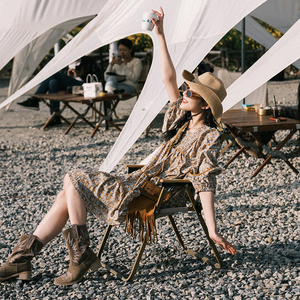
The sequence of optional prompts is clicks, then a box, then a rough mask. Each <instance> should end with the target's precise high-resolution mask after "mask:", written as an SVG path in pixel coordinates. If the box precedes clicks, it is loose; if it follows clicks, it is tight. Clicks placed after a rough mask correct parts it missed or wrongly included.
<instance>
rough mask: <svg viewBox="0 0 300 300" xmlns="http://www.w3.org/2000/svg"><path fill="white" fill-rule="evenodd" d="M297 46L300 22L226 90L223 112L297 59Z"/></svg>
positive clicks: (299, 56)
mask: <svg viewBox="0 0 300 300" xmlns="http://www.w3.org/2000/svg"><path fill="white" fill-rule="evenodd" d="M299 44H300V20H298V21H297V22H296V23H295V24H294V25H293V26H292V27H291V28H290V30H289V31H288V32H286V33H285V34H284V35H283V36H282V37H281V38H280V40H279V41H278V42H277V43H276V44H275V45H274V46H273V47H272V48H271V49H269V50H268V51H267V53H266V54H265V55H263V56H262V57H261V58H260V59H259V60H258V61H257V62H256V63H255V64H254V65H252V66H251V67H250V68H249V69H248V70H247V71H246V72H245V73H244V74H243V75H242V76H241V77H239V78H238V79H237V80H236V81H235V82H234V83H233V84H232V85H231V86H230V87H229V88H228V89H227V97H226V98H225V100H224V101H223V109H224V111H226V110H228V109H229V108H230V107H232V106H233V105H234V104H236V103H237V102H238V101H240V100H241V99H243V98H244V97H246V96H247V95H248V94H250V93H251V92H252V91H254V90H255V89H257V88H258V87H259V86H261V85H262V84H264V83H265V82H267V81H268V80H269V79H270V78H272V77H273V76H274V74H277V73H279V72H280V71H281V70H283V69H284V68H285V67H287V66H288V65H290V64H292V63H293V62H294V61H296V60H297V59H299V58H300V52H299V49H298V47H299ZM287 53H288V55H287Z"/></svg>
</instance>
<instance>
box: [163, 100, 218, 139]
mask: <svg viewBox="0 0 300 300" xmlns="http://www.w3.org/2000/svg"><path fill="white" fill-rule="evenodd" d="M201 101H203V102H204V100H203V99H202V100H201ZM203 114H204V118H205V124H206V125H207V126H209V127H212V128H217V127H218V123H217V122H216V120H215V118H214V116H213V114H212V111H211V109H210V108H209V109H205V110H204V111H203ZM191 119H192V114H191V112H190V111H187V112H186V113H185V114H184V115H183V116H182V117H181V118H180V119H178V120H177V121H176V122H175V124H174V127H173V128H172V129H169V130H167V131H165V132H164V133H163V137H164V140H165V141H169V140H170V139H171V138H172V137H173V136H175V135H176V133H177V132H178V130H179V129H180V128H181V127H182V126H183V125H184V124H185V123H186V122H188V121H190V120H191Z"/></svg>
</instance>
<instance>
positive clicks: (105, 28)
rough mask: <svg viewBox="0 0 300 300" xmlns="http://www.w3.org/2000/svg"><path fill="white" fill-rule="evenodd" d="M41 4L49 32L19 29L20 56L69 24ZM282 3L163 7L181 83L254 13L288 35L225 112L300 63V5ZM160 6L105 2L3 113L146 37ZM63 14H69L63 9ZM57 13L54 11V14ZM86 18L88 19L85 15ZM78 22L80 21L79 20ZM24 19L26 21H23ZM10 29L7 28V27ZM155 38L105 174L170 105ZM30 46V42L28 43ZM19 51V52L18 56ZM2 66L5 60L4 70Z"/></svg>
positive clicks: (195, 0)
mask: <svg viewBox="0 0 300 300" xmlns="http://www.w3.org/2000/svg"><path fill="white" fill-rule="evenodd" d="M6 1H7V0H6ZM6 1H3V2H6ZM30 1H31V2H32V3H35V5H38V4H37V2H38V1H34V0H30ZM91 1H92V0H91ZM7 2H8V1H7ZM17 2H18V4H19V3H20V2H22V3H25V2H26V3H27V2H28V1H21V0H19V1H17ZM39 2H41V3H42V5H44V7H45V11H46V12H47V13H48V14H45V15H46V16H47V18H48V19H47V22H46V23H47V26H48V27H47V26H46V27H47V28H42V30H40V29H39V32H38V33H37V32H31V31H30V30H29V29H28V28H26V26H25V27H22V26H19V28H22V30H28V31H29V32H28V34H27V32H26V34H25V31H24V36H26V39H24V38H23V37H22V38H21V39H20V44H22V45H21V46H22V47H21V46H20V45H19V44H18V43H16V47H15V48H17V50H18V51H20V50H21V49H22V48H23V47H24V45H26V44H27V43H28V41H31V40H33V39H34V38H36V36H39V35H41V34H42V33H43V32H45V31H46V30H48V29H49V28H51V27H53V26H55V25H56V24H60V23H62V22H63V21H66V20H68V18H66V19H65V20H61V19H60V21H59V22H57V20H56V18H54V19H53V20H51V12H50V11H49V9H47V4H46V1H39ZM61 2H64V3H66V2H67V1H59V3H61ZM103 2H104V1H103ZM103 2H102V3H103ZM52 3H55V4H56V3H57V2H56V1H51V5H52ZM73 3H74V2H73ZM76 3H77V2H76ZM78 3H80V2H78ZM89 3H90V2H89ZM282 3H283V1H280V0H268V1H266V0H265V1H264V0H260V1H259V0H255V1H253V0H251V1H250V0H249V1H238V0H236V1H234V0H226V1H217V0H202V1H199V0H182V1H176V2H174V1H171V0H168V1H166V3H163V6H164V10H165V12H166V15H167V16H171V17H169V18H166V22H165V28H166V37H167V41H168V45H169V50H170V54H171V56H172V58H173V61H174V65H175V68H176V70H177V71H178V85H179V84H180V83H181V75H180V74H181V72H182V70H183V69H184V68H186V69H188V70H190V71H191V70H193V69H194V67H195V66H196V65H197V64H198V63H199V61H201V60H202V59H203V58H204V57H205V55H206V54H207V53H208V52H209V50H210V49H211V48H212V47H213V46H214V45H215V44H216V43H217V42H218V40H219V39H220V38H221V37H222V36H223V35H224V34H225V33H226V32H227V31H228V30H229V29H231V28H232V27H233V26H234V25H236V24H237V23H238V22H239V21H240V20H241V19H242V18H243V17H245V16H246V15H248V14H249V13H251V11H252V13H251V15H253V16H254V17H257V18H260V19H262V20H264V21H266V22H267V23H269V24H270V25H272V26H273V27H275V28H280V30H285V31H286V34H285V35H284V36H283V37H282V38H281V39H280V40H279V41H278V42H276V43H275V44H274V46H273V47H272V48H271V49H269V50H268V52H267V53H266V54H264V56H263V57H262V58H261V59H260V60H259V61H258V62H257V63H256V64H255V65H253V66H252V67H251V68H250V69H249V70H248V71H247V72H246V73H244V74H243V75H242V76H240V77H239V78H238V79H237V80H236V81H235V82H234V83H233V84H232V85H231V86H230V87H229V88H228V96H227V97H226V99H225V101H224V110H227V109H229V108H230V107H231V106H233V105H234V104H235V103H236V102H238V101H240V100H241V99H242V98H243V97H245V96H246V95H248V94H249V93H250V92H252V91H253V90H255V89H256V88H258V87H259V86H260V85H262V84H263V83H265V82H266V81H267V80H268V79H270V78H271V77H272V76H273V75H275V74H277V73H278V72H280V71H281V70H282V69H284V68H285V67H286V66H287V65H289V64H291V63H293V62H294V61H296V60H297V59H299V55H298V53H297V45H298V44H299V40H300V37H299V33H298V32H299V28H298V27H299V26H298V25H297V23H298V22H297V23H296V24H294V23H295V21H296V19H297V18H299V17H297V14H298V12H297V13H295V10H296V9H295V5H298V2H297V3H296V1H295V0H294V1H292V0H287V1H284V5H283V4H282ZM261 4H263V5H261ZM84 5H86V1H85V2H84ZM150 5H151V6H150ZM160 5H161V2H159V1H157V0H154V1H151V3H149V1H146V0H144V1H139V2H138V3H136V1H125V0H109V1H105V3H103V7H102V8H101V9H100V10H99V13H98V16H97V17H96V18H95V19H94V20H92V21H91V22H90V23H89V24H88V25H87V26H86V27H85V28H84V29H83V30H82V31H81V32H80V33H79V34H78V35H77V36H76V38H74V39H73V40H72V41H71V42H70V43H69V44H68V45H66V46H65V47H64V48H63V49H62V50H61V51H60V52H59V54H58V55H57V57H55V58H54V59H52V60H51V61H50V63H49V64H48V65H47V66H46V67H45V68H44V69H43V70H42V71H41V72H40V73H39V74H38V75H37V76H36V77H35V78H34V79H33V80H31V81H30V82H29V83H28V84H27V85H25V86H24V87H23V88H21V89H20V90H19V91H17V92H16V93H15V94H14V95H12V96H11V97H9V98H8V99H7V100H6V101H4V102H3V103H2V104H1V105H0V108H1V107H3V106H5V105H6V104H8V103H9V102H10V101H12V100H14V99H16V98H17V97H19V96H20V95H22V94H23V93H25V92H26V91H28V90H29V89H31V88H32V87H34V86H36V85H37V84H39V83H40V82H41V81H42V80H44V79H46V78H47V77H49V76H50V75H52V74H53V73H55V72H57V71H58V70H60V69H61V68H63V67H64V66H66V65H68V63H70V62H72V61H74V60H76V59H78V58H79V57H81V56H83V55H85V54H87V53H88V52H90V51H92V50H94V49H97V48H99V47H101V46H103V45H105V44H108V43H110V42H112V41H114V40H117V39H120V38H122V37H124V36H127V35H130V34H134V33H139V32H143V31H142V30H140V23H141V22H140V19H141V18H140V17H138V16H141V15H142V13H143V12H144V11H149V10H150V9H151V8H155V9H158V7H159V6H160ZM72 6H75V5H70V7H72ZM261 7H262V9H263V10H264V14H263V15H264V16H266V17H268V18H269V19H270V21H269V22H268V21H267V19H264V16H261V15H260V14H261V13H260V8H261ZM255 8H256V9H255ZM5 9H6V8H5ZM25 9H26V7H25ZM36 9H37V10H38V13H37V14H36V16H33V20H34V21H35V20H36V17H37V20H39V21H40V20H42V14H43V13H42V11H41V10H40V9H39V7H38V6H36ZM60 9H61V7H60ZM63 9H66V8H65V7H63ZM293 10H294V11H293ZM286 11H289V12H290V16H291V18H290V21H289V22H277V23H276V22H275V21H276V19H278V20H279V17H278V16H277V17H276V18H271V17H270V15H272V14H273V12H274V13H275V14H276V15H277V12H278V13H279V12H280V13H281V16H282V15H283V14H284V16H285V19H288V17H287V14H286ZM13 12H14V11H13V10H11V11H10V13H13ZM53 12H54V10H53V11H52V13H53ZM31 15H32V14H31ZM52 15H53V14H52ZM81 16H83V15H82V14H81ZM121 16H122V17H121ZM75 17H79V16H78V15H77V16H75ZM26 18H27V16H26ZM60 18H61V16H60ZM20 19H21V20H22V18H20ZM291 20H292V21H291ZM23 21H24V18H23ZM51 21H52V22H53V23H55V24H52V26H50V23H51ZM275 23H276V24H275ZM12 24H13V23H12ZM12 24H10V25H11V27H12V28H13V29H14V30H15V27H14V26H13V25H12ZM124 24H126V26H124ZM293 24H294V25H293ZM43 25H44V24H43ZM292 25H293V26H292ZM277 26H278V27H277ZM291 26H292V27H291ZM42 27H43V26H42ZM44 27H45V26H44ZM290 27H291V28H290ZM8 28H9V26H8ZM289 28H290V29H289ZM5 29H7V28H6V27H5ZM41 31H42V32H41ZM297 31H298V32H297ZM6 32H12V33H15V34H11V35H8V36H10V38H11V39H12V38H14V39H15V41H17V39H16V38H15V36H17V35H20V34H22V33H20V31H18V32H14V31H10V30H6ZM147 33H148V32H147ZM149 34H150V36H151V37H152V38H153V42H154V57H153V64H152V68H151V70H150V72H149V76H148V80H147V82H146V84H145V87H144V90H143V92H142V94H141V96H140V98H139V101H138V102H137V104H136V106H135V108H134V110H133V111H132V113H131V115H130V118H129V119H128V122H127V123H126V125H125V127H124V129H123V131H122V132H121V134H120V136H119V137H118V140H117V142H116V143H115V145H114V146H113V148H112V149H111V151H110V153H109V155H108V156H107V158H106V160H105V161H104V163H103V164H102V166H101V169H102V170H105V171H111V170H112V168H113V167H114V165H115V164H116V163H117V162H118V161H119V159H121V157H122V156H123V155H124V154H125V153H126V151H127V150H128V149H129V148H130V147H131V145H132V144H133V143H134V142H135V140H136V139H137V138H138V137H139V136H140V134H141V133H142V132H143V131H144V129H145V128H146V126H147V125H148V124H149V123H150V122H151V120H152V119H153V118H154V117H155V115H156V114H157V113H158V112H159V111H160V110H161V108H162V107H163V106H164V105H165V103H166V101H167V99H166V93H165V90H164V87H163V85H162V82H161V79H160V76H161V75H160V67H159V58H158V55H157V54H158V53H157V40H156V36H155V34H154V33H153V32H150V33H149ZM2 36H3V35H0V40H1V38H2ZM6 38H7V37H6ZM8 40H9V38H7V39H6V40H5V43H4V45H5V46H6V44H7V41H8ZM24 40H26V42H27V43H26V42H25V41H24ZM4 48H5V47H4ZM18 51H15V53H17V52H18ZM286 53H289V54H290V55H286ZM14 55H15V54H14ZM286 56H287V57H286ZM0 57H1V56H0ZM1 62H2V57H1V61H0V66H1Z"/></svg>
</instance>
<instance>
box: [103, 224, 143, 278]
mask: <svg viewBox="0 0 300 300" xmlns="http://www.w3.org/2000/svg"><path fill="white" fill-rule="evenodd" d="M111 228H112V225H108V226H107V228H106V231H105V234H104V236H103V239H102V241H101V244H100V247H99V251H98V257H99V259H100V258H101V254H102V253H103V250H104V246H105V244H106V241H107V239H108V236H109V234H110V231H111ZM146 245H147V240H146V238H145V239H144V241H143V242H142V244H141V246H140V250H139V252H138V254H137V256H136V259H135V262H134V264H133V267H132V269H131V272H130V274H129V276H128V277H125V276H124V275H123V274H122V273H120V272H118V271H116V270H114V269H113V268H111V267H110V266H109V265H107V264H105V263H103V262H101V260H100V262H101V264H102V266H103V267H104V268H105V269H106V270H108V271H109V272H110V273H112V274H113V275H115V276H117V277H118V278H120V279H122V280H123V281H131V280H132V279H133V277H134V275H135V273H136V271H137V269H138V266H139V263H140V261H141V258H142V256H143V253H144V250H145V247H146Z"/></svg>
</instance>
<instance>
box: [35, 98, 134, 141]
mask: <svg viewBox="0 0 300 300" xmlns="http://www.w3.org/2000/svg"><path fill="white" fill-rule="evenodd" d="M34 97H35V98H38V99H40V100H42V101H43V102H44V103H45V104H46V105H47V106H48V107H49V108H51V109H52V110H53V114H52V115H51V117H50V118H49V119H48V120H47V122H46V123H45V124H44V126H43V127H42V129H45V128H46V127H47V126H48V124H49V122H50V121H51V120H52V119H53V118H54V117H55V116H59V117H60V118H61V119H62V120H63V121H65V122H66V123H67V124H69V127H68V129H67V130H66V132H65V134H68V132H69V131H70V130H71V128H72V127H73V126H74V125H75V123H76V121H77V120H78V119H82V120H83V121H84V122H85V123H87V124H88V125H90V126H91V127H93V129H94V130H93V133H92V134H91V137H93V136H94V135H95V133H96V131H97V130H98V128H99V126H100V125H101V123H102V122H103V121H105V122H106V124H110V125H112V126H114V127H115V128H116V129H117V130H119V131H121V128H120V127H119V126H118V125H117V124H115V123H114V122H113V120H112V113H113V111H114V109H115V107H116V106H117V104H118V103H119V101H120V100H127V99H129V98H131V96H130V95H129V94H127V93H120V94H110V95H105V96H103V97H94V98H87V97H84V96H82V95H75V94H64V93H55V94H42V95H34ZM47 100H52V101H60V102H62V103H63V106H62V108H60V109H59V110H57V111H55V110H54V109H53V108H52V107H51V106H50V104H49V103H48V101H47ZM98 102H103V103H107V104H108V103H109V104H110V105H107V106H106V108H104V112H101V111H100V110H98V109H97V108H96V107H95V105H94V104H95V103H98ZM72 103H73V104H74V103H79V104H82V105H85V106H86V109H85V111H84V112H83V113H80V112H78V111H77V110H76V109H75V108H74V107H73V106H71V104H72ZM66 107H68V108H69V109H70V110H71V111H72V112H74V113H75V115H76V117H75V119H74V120H73V121H72V122H71V123H70V122H69V121H68V120H67V119H66V118H65V117H64V116H63V115H62V113H63V111H64V110H65V108H66ZM90 109H92V110H93V111H94V112H95V113H96V114H97V115H98V116H99V121H98V122H97V123H96V124H95V125H94V124H93V123H91V122H90V121H88V120H87V119H86V118H85V116H86V115H87V113H88V112H89V111H90ZM107 127H108V126H106V128H107Z"/></svg>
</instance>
